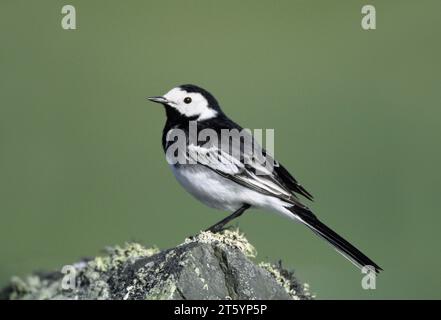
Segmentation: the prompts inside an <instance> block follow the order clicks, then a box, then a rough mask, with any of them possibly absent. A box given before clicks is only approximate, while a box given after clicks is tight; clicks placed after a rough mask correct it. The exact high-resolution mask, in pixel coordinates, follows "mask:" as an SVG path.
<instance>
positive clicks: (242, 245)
mask: <svg viewBox="0 0 441 320" xmlns="http://www.w3.org/2000/svg"><path fill="white" fill-rule="evenodd" d="M191 242H200V243H207V244H213V243H214V244H217V245H221V246H222V245H226V246H229V247H233V248H237V249H239V250H240V251H242V253H243V254H245V255H246V256H247V257H249V258H254V257H256V255H257V251H256V249H255V248H254V247H253V245H252V244H251V243H249V242H248V240H247V238H245V236H244V235H243V234H242V233H240V232H239V229H236V230H228V229H226V230H223V231H222V232H218V233H212V232H210V231H201V232H200V233H199V234H197V235H196V236H195V237H191V238H187V239H185V242H184V244H188V243H191Z"/></svg>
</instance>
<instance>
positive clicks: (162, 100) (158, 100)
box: [147, 96, 168, 104]
mask: <svg viewBox="0 0 441 320" xmlns="http://www.w3.org/2000/svg"><path fill="white" fill-rule="evenodd" d="M147 99H148V100H150V101H153V102H156V103H165V104H167V103H168V100H167V99H166V98H164V97H160V96H157V97H148V98H147Z"/></svg>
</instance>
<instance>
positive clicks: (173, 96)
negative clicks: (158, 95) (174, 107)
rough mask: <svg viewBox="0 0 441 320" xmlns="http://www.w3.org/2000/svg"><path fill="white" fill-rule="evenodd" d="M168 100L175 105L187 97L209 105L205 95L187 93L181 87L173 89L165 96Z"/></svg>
mask: <svg viewBox="0 0 441 320" xmlns="http://www.w3.org/2000/svg"><path fill="white" fill-rule="evenodd" d="M164 97H165V98H167V100H169V101H172V102H174V103H180V102H183V101H184V99H185V98H186V97H190V98H191V99H192V100H198V101H204V102H205V103H206V104H207V105H208V101H207V100H206V99H205V98H204V96H203V95H201V94H200V93H197V92H187V91H185V90H184V89H182V88H180V87H176V88H173V89H171V90H170V91H169V92H167V93H166V94H165V95H164Z"/></svg>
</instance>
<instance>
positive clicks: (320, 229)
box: [289, 207, 383, 273]
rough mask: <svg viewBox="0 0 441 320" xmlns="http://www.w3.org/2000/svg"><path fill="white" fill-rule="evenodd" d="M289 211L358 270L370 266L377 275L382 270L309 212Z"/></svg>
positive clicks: (291, 209)
mask: <svg viewBox="0 0 441 320" xmlns="http://www.w3.org/2000/svg"><path fill="white" fill-rule="evenodd" d="M289 209H290V211H291V212H292V213H294V214H295V215H296V216H298V217H299V219H300V220H301V221H302V222H303V223H304V224H305V225H306V226H307V227H309V228H310V229H311V230H312V231H313V232H314V233H315V234H317V235H318V236H320V237H321V238H323V239H325V240H326V241H327V242H329V243H330V244H331V245H332V246H333V247H334V248H335V249H336V250H337V251H338V252H339V253H340V254H342V255H343V256H344V257H345V258H347V259H348V260H349V261H351V262H352V263H353V264H355V265H356V266H358V267H359V268H362V267H364V266H371V267H372V268H373V269H374V270H375V272H377V273H379V272H380V271H381V270H383V269H382V268H381V267H380V266H378V265H377V264H376V263H375V262H374V261H372V260H371V259H369V258H368V257H367V256H366V255H364V254H363V253H362V252H361V251H360V250H358V249H357V248H356V247H354V246H353V245H352V244H350V243H349V242H348V241H346V240H345V239H343V238H342V237H341V236H339V235H338V234H337V233H336V232H335V231H334V230H332V229H331V228H329V227H328V226H326V225H325V224H324V223H323V222H321V221H320V220H319V219H318V218H317V217H316V216H315V215H314V214H313V213H312V212H310V211H309V210H308V211H306V210H305V209H303V208H301V209H300V208H299V207H292V208H289ZM299 209H300V210H299ZM302 211H303V212H302Z"/></svg>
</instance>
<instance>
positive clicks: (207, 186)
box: [170, 164, 292, 218]
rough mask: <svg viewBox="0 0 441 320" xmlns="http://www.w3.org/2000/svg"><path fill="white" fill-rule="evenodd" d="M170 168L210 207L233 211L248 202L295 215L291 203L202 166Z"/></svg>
mask: <svg viewBox="0 0 441 320" xmlns="http://www.w3.org/2000/svg"><path fill="white" fill-rule="evenodd" d="M170 167H171V169H172V171H173V174H174V175H175V177H176V179H177V180H178V181H179V183H180V184H181V185H182V186H183V187H184V188H185V189H186V190H187V191H188V192H189V193H190V194H192V195H193V196H194V197H195V198H196V199H198V200H199V201H201V202H202V203H204V204H206V205H207V206H209V207H212V208H216V209H221V210H226V211H230V212H233V211H235V210H237V209H239V208H240V207H241V206H242V205H243V204H245V203H246V204H249V205H251V206H253V207H257V208H264V209H269V210H272V211H276V212H278V213H281V214H282V215H284V216H288V217H290V218H292V214H291V213H290V212H289V211H288V210H287V209H285V207H289V206H290V205H289V204H287V203H286V202H283V201H282V200H280V199H278V198H276V197H271V196H267V195H263V194H261V193H259V192H256V191H254V190H251V189H248V188H245V187H243V186H241V185H239V184H237V183H236V182H233V181H231V180H228V179H226V178H224V177H222V176H220V175H218V174H217V173H215V172H213V171H212V170H210V169H208V168H205V167H203V166H201V165H198V164H194V165H185V166H180V167H179V168H176V167H174V166H173V165H171V166H170Z"/></svg>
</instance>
